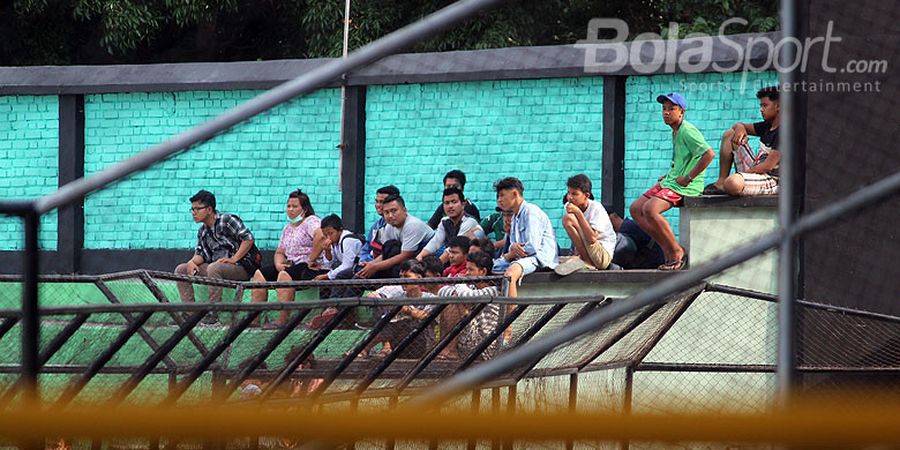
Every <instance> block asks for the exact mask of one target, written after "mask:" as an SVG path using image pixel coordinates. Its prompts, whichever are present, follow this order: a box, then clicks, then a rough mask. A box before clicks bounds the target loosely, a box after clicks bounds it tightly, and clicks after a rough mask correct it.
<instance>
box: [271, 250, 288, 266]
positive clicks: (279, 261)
mask: <svg viewBox="0 0 900 450" xmlns="http://www.w3.org/2000/svg"><path fill="white" fill-rule="evenodd" d="M285 261H287V257H285V256H284V247H282V246H280V245H279V246H278V248H277V249H275V256H273V257H272V262H273V263H275V270H277V271H279V272H281V271H282V270H284V269H286V268H287V267H285V265H284V263H285Z"/></svg>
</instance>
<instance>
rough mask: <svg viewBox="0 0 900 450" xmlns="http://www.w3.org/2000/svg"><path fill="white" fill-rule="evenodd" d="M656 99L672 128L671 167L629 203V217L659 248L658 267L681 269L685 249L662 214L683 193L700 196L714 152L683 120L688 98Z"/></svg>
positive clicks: (675, 95) (680, 199) (672, 95)
mask: <svg viewBox="0 0 900 450" xmlns="http://www.w3.org/2000/svg"><path fill="white" fill-rule="evenodd" d="M656 101H658V102H659V103H661V104H662V113H663V121H664V122H665V123H666V125H668V126H670V127H672V146H673V150H674V152H673V156H672V168H671V169H670V170H669V172H668V173H666V175H665V176H663V177H662V178H660V179H659V183H657V184H656V186H653V187H652V188H650V190H648V191H647V192H645V193H644V195H642V196H641V197H639V198H638V199H637V200H635V201H634V203H632V204H631V217H632V218H633V219H634V221H635V222H637V224H638V225H639V226H640V227H641V229H642V230H644V231H645V232H646V233H647V234H649V235H650V237H652V238H653V240H654V241H656V242H657V243H659V245H660V247H662V250H663V252H664V253H665V255H666V262H665V264H663V265H661V266H659V270H681V269H682V268H684V262H685V256H686V255H685V251H684V248H683V247H682V246H681V245H679V244H678V241H677V240H676V239H675V233H673V232H672V226H671V225H669V221H667V220H666V218H665V217H663V216H662V213H664V212H666V211H668V210H669V209H671V208H672V207H673V206H680V205H681V204H682V203H683V198H684V197H686V196H697V195H700V193H701V192H702V191H703V174H704V171H705V170H706V167H707V166H709V163H711V162H712V160H713V158H715V157H716V153H715V152H713V149H712V148H711V147H710V146H709V144H708V143H707V142H706V139H704V138H703V134H702V133H700V130H698V129H697V127H695V126H694V125H692V124H691V123H690V122H688V121H687V120H684V111H685V109H687V101H686V100H685V99H684V97H683V96H682V95H681V94H679V93H677V92H671V93H669V94H666V95H660V96H659V97H657V98H656Z"/></svg>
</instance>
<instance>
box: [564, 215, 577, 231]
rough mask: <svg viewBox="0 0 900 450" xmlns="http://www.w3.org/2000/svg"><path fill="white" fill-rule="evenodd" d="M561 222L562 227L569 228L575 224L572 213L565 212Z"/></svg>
mask: <svg viewBox="0 0 900 450" xmlns="http://www.w3.org/2000/svg"><path fill="white" fill-rule="evenodd" d="M562 224H563V226H564V227H566V228H569V227H572V226H574V225H575V215H574V214H566V215H564V216H563V218H562Z"/></svg>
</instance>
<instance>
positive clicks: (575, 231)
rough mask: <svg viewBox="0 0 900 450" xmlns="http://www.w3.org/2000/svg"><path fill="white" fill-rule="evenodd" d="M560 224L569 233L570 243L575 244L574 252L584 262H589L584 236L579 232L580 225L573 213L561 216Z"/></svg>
mask: <svg viewBox="0 0 900 450" xmlns="http://www.w3.org/2000/svg"><path fill="white" fill-rule="evenodd" d="M562 224H563V228H565V230H566V234H568V235H569V239H570V240H571V241H572V245H573V246H575V252H576V253H578V257H579V258H581V260H582V261H584V263H585V264H591V259H590V256H589V255H588V251H587V247H585V246H584V236H583V235H582V233H581V227H580V226H579V225H578V219H576V218H575V215H574V214H566V215H564V216H563V219H562Z"/></svg>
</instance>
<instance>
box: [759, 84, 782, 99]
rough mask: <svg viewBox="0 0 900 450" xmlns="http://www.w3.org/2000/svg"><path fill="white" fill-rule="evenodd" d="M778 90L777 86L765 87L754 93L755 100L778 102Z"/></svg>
mask: <svg viewBox="0 0 900 450" xmlns="http://www.w3.org/2000/svg"><path fill="white" fill-rule="evenodd" d="M778 96H779V90H778V86H766V87H764V88H762V89H760V90H758V91H756V98H758V99H760V100H762V98H763V97H768V98H769V100H772V101H773V102H777V101H778Z"/></svg>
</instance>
